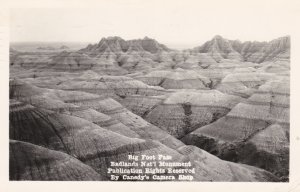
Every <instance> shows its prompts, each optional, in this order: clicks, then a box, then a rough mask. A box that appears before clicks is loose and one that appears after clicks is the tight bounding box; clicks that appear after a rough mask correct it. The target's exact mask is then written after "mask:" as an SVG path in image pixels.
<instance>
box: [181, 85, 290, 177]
mask: <svg viewBox="0 0 300 192" xmlns="http://www.w3.org/2000/svg"><path fill="white" fill-rule="evenodd" d="M288 84H289V81H288V80H287V79H281V80H277V81H268V82H267V83H265V84H264V85H262V86H260V87H259V89H258V90H257V91H256V92H255V93H254V94H253V95H252V96H251V97H250V98H248V99H247V100H244V102H241V103H239V104H237V105H236V106H235V107H234V108H233V109H232V110H231V111H230V112H229V113H228V114H227V115H226V116H224V117H222V118H220V119H218V120H217V121H216V122H214V123H211V124H209V125H207V126H204V127H201V128H199V129H197V130H195V131H194V132H192V133H190V134H188V135H187V136H185V138H184V139H183V141H184V142H185V143H186V144H192V145H196V146H198V147H200V148H202V149H205V150H206V151H208V152H210V153H212V154H215V155H217V156H218V157H220V158H222V159H226V160H230V161H234V162H243V163H247V164H250V165H255V166H258V167H261V168H264V169H267V170H269V171H271V172H273V173H276V174H277V175H279V176H282V177H284V178H285V176H286V175H287V174H288V164H289V163H288V159H289V156H288V155H287V154H288V151H289V149H288V145H289V85H288ZM271 131H274V133H271ZM246 151H248V152H246Z"/></svg>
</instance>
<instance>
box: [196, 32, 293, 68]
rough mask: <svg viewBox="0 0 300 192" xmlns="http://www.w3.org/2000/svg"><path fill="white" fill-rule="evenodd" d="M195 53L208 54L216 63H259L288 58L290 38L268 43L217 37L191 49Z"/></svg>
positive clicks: (286, 37)
mask: <svg viewBox="0 0 300 192" xmlns="http://www.w3.org/2000/svg"><path fill="white" fill-rule="evenodd" d="M193 51H195V52H200V53H208V54H209V55H211V56H212V57H213V58H214V59H215V60H216V61H219V60H221V59H235V60H240V61H250V62H255V63H261V62H263V61H267V60H272V59H273V58H274V57H289V53H290V37H289V36H285V37H280V38H277V39H274V40H272V41H270V42H258V41H253V42H251V41H246V42H241V41H239V40H227V39H224V38H223V37H221V36H219V35H217V36H215V37H214V38H213V39H212V40H210V41H207V42H206V43H204V44H203V45H202V46H200V47H196V48H194V49H193Z"/></svg>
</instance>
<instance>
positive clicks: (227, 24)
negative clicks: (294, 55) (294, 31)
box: [10, 0, 296, 47]
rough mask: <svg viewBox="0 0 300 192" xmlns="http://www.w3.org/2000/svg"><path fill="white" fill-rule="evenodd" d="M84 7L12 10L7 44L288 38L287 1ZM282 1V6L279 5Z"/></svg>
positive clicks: (173, 43)
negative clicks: (116, 39) (112, 39)
mask: <svg viewBox="0 0 300 192" xmlns="http://www.w3.org/2000/svg"><path fill="white" fill-rule="evenodd" d="M101 2H102V3H98V4H97V6H90V7H89V8H88V7H86V6H85V7H84V8H76V7H71V8H68V9H66V8H51V9H46V8H43V9H41V8H38V9H12V10H11V18H10V19H11V27H10V40H11V41H12V42H18V41H54V42H60V41H63V42H68V41H74V42H98V41H99V40H100V39H101V38H102V37H108V36H120V37H122V38H124V39H125V40H128V39H134V38H143V37H144V36H148V37H151V38H154V39H156V40H158V41H159V42H161V43H164V44H166V45H168V46H170V47H178V46H184V47H190V46H196V45H200V44H202V43H203V42H205V41H207V40H210V39H211V38H212V37H213V36H215V35H217V34H218V35H221V36H223V37H225V38H228V39H240V40H242V41H246V40H257V41H269V40H272V39H274V38H277V37H280V36H285V35H289V27H290V26H291V23H290V22H289V18H290V16H291V14H292V13H293V11H296V10H295V8H294V7H292V6H291V5H289V4H288V1H275V0H273V1H271V0H260V1H248V2H246V1H241V0H240V1H236V0H227V1H225V0H224V1H209V0H207V1H205V3H203V1H201V2H202V3H201V2H200V1H193V0H185V1H183V0H182V1H175V0H173V1H169V0H166V1H162V0H161V1H150V0H149V1H136V0H129V1H125V0H123V1H101ZM285 2H286V3H285Z"/></svg>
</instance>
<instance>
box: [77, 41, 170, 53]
mask: <svg viewBox="0 0 300 192" xmlns="http://www.w3.org/2000/svg"><path fill="white" fill-rule="evenodd" d="M170 50H171V49H169V48H168V47H167V46H165V45H163V44H160V43H158V42H157V41H156V40H154V39H150V38H148V37H145V38H143V39H133V40H128V41H125V40H124V39H122V38H120V37H108V38H102V39H101V41H100V42H99V43H98V44H94V45H88V46H87V47H86V48H84V49H82V50H81V51H87V52H90V51H92V52H95V51H96V52H111V51H112V52H130V51H148V52H150V53H157V52H159V51H170Z"/></svg>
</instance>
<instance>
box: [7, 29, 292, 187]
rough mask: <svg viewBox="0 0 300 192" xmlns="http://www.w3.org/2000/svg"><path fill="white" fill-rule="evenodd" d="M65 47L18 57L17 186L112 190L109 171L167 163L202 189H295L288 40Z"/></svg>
mask: <svg viewBox="0 0 300 192" xmlns="http://www.w3.org/2000/svg"><path fill="white" fill-rule="evenodd" d="M57 47H58V48H57V49H54V48H52V47H50V46H43V47H41V46H36V48H32V49H29V48H23V49H20V48H19V47H18V46H17V45H14V46H11V47H10V62H9V65H10V77H9V78H10V80H9V99H10V100H9V122H10V124H9V139H10V143H9V146H10V153H9V155H10V159H9V162H10V167H9V169H10V174H9V177H10V180H97V181H108V180H109V179H110V175H109V174H108V172H107V169H108V168H109V164H110V162H112V161H114V162H116V161H118V162H120V161H126V160H127V157H128V155H138V156H140V155H149V156H151V155H160V154H163V155H169V156H172V158H173V160H176V161H177V162H182V163H184V162H189V161H190V162H192V164H193V166H194V168H195V170H196V171H195V173H194V174H193V178H194V181H244V182H245V181H246V182H250V181H256V182H257V181H259V182H266V181H268V182H287V181H288V180H289V134H290V128H289V127H290V120H289V118H290V116H289V113H290V110H289V109H290V37H289V36H285V37H280V38H277V39H274V40H272V41H269V42H257V41H253V42H250V41H247V42H241V41H239V40H228V39H225V38H223V37H221V36H219V35H217V36H215V37H213V38H212V39H211V40H209V41H207V42H206V43H204V44H203V45H199V46H198V47H195V48H191V49H186V50H175V49H171V48H168V47H167V46H166V45H164V44H162V43H159V42H157V41H156V40H155V39H151V38H149V37H145V38H143V39H133V40H124V39H122V38H121V37H107V38H102V39H101V40H100V41H99V42H98V43H95V44H89V45H87V46H86V47H81V48H77V47H76V48H75V49H73V48H72V47H70V46H69V45H63V44H62V45H60V46H57ZM133 176H134V175H133Z"/></svg>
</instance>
